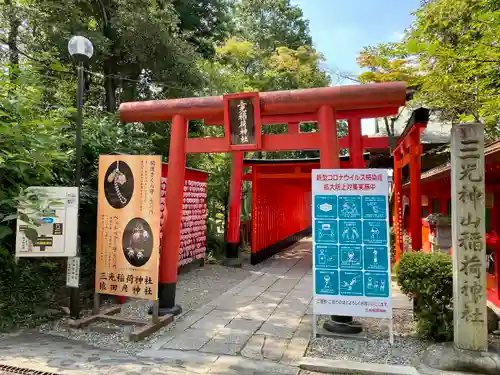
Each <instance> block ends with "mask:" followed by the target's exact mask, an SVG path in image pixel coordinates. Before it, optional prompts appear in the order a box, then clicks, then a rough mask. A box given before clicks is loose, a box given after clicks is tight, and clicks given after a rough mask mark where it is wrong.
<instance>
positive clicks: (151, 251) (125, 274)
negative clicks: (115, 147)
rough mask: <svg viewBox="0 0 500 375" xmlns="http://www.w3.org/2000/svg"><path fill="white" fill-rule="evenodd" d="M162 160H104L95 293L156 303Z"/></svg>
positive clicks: (124, 157)
mask: <svg viewBox="0 0 500 375" xmlns="http://www.w3.org/2000/svg"><path fill="white" fill-rule="evenodd" d="M160 178H161V158H160V157H159V156H129V155H120V156H116V155H102V156H101V157H100V159H99V197H98V200H99V201H98V225H97V232H98V234H97V254H96V285H95V287H96V290H97V291H98V292H99V293H103V294H113V295H120V296H129V297H136V298H144V299H150V300H155V299H157V296H158V291H157V288H158V261H159V245H160V199H161V196H160V182H161V180H160Z"/></svg>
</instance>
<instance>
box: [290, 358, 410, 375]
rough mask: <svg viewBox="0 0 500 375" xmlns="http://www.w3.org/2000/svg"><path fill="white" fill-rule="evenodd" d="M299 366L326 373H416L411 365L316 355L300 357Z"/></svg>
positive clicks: (303, 368)
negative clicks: (346, 359) (326, 357)
mask: <svg viewBox="0 0 500 375" xmlns="http://www.w3.org/2000/svg"><path fill="white" fill-rule="evenodd" d="M299 367H300V368H301V369H302V370H307V371H316V372H324V373H328V374H356V375H358V374H366V375H375V374H376V375H418V371H417V370H416V369H415V367H412V366H400V365H388V364H383V363H367V362H355V361H344V360H334V359H325V358H318V357H304V358H302V360H301V361H300V362H299Z"/></svg>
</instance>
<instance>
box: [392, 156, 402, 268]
mask: <svg viewBox="0 0 500 375" xmlns="http://www.w3.org/2000/svg"><path fill="white" fill-rule="evenodd" d="M400 157H401V155H400V154H399V153H396V154H395V155H394V172H393V179H394V212H393V215H394V216H393V221H392V225H393V226H394V229H395V236H396V254H395V258H396V259H395V260H396V263H397V262H399V258H400V257H401V254H402V253H403V251H404V241H403V229H404V223H403V215H402V210H403V193H402V182H403V178H402V171H401V167H400V166H399V159H400Z"/></svg>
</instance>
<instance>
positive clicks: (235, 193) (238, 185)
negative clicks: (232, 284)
mask: <svg viewBox="0 0 500 375" xmlns="http://www.w3.org/2000/svg"><path fill="white" fill-rule="evenodd" d="M243 155H244V152H243V151H234V152H233V153H232V155H231V156H232V165H231V185H230V187H229V189H230V191H229V215H228V219H227V244H226V263H227V264H228V265H233V266H238V265H241V261H240V259H239V245H240V215H241V189H242V184H243Z"/></svg>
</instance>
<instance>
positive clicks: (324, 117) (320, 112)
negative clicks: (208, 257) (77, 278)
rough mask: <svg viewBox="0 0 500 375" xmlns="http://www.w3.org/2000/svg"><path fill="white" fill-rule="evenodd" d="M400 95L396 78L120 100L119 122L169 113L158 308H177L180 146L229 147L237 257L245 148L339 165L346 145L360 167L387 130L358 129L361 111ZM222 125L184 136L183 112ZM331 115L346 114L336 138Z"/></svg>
mask: <svg viewBox="0 0 500 375" xmlns="http://www.w3.org/2000/svg"><path fill="white" fill-rule="evenodd" d="M405 102H406V85H405V83H403V82H390V83H377V84H367V85H353V86H336V87H325V88H313V89H301V90H291V91H274V92H261V93H259V92H249V93H238V94H230V95H224V96H212V97H203V98H184V99H169V100H158V101H143V102H132V103H123V104H122V105H121V106H120V109H119V113H120V118H121V120H122V121H123V122H155V121H172V130H171V135H170V149H169V155H168V168H169V175H168V181H167V202H166V206H167V217H166V222H165V232H164V238H163V243H162V249H160V251H161V256H160V275H159V290H158V298H159V306H160V314H162V315H163V314H166V313H169V312H171V311H174V310H178V308H176V305H175V290H176V283H177V271H178V261H179V259H178V258H179V254H178V249H179V241H180V226H181V215H182V212H181V211H182V198H183V185H184V173H185V164H186V154H188V153H212V152H231V153H232V170H231V186H230V197H229V217H228V230H227V247H226V256H227V257H228V258H237V257H238V244H239V242H240V238H239V236H240V230H239V229H240V199H241V189H242V180H243V156H244V152H245V151H252V152H253V151H267V152H272V151H294V150H319V151H320V166H321V168H339V167H340V160H339V151H340V149H343V148H347V149H349V155H350V157H349V165H350V167H351V168H365V162H364V155H363V154H364V150H366V149H387V148H388V147H389V141H388V138H387V137H365V136H362V133H361V119H363V118H376V117H384V116H392V115H396V114H397V113H398V110H399V108H400V107H401V106H403V105H404V104H405ZM200 119H202V120H204V123H205V125H207V126H224V129H225V132H224V133H225V136H224V137H208V138H189V137H188V123H189V120H200ZM337 120H347V122H348V136H347V137H343V138H340V139H338V138H337V122H336V121H337ZM301 122H317V123H318V130H319V131H317V132H310V133H301V132H300V131H299V124H300V123H301ZM271 124H288V132H287V133H286V134H273V135H264V134H262V131H261V128H262V126H266V125H271Z"/></svg>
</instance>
